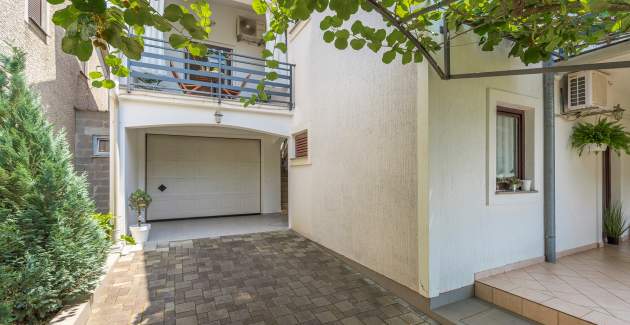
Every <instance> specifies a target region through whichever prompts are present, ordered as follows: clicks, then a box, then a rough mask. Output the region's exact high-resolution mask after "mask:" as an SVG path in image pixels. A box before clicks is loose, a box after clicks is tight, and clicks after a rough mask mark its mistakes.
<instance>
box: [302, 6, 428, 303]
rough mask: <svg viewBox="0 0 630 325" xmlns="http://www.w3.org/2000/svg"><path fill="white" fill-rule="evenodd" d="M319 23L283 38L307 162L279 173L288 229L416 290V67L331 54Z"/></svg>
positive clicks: (370, 55) (375, 21) (349, 53)
mask: <svg viewBox="0 0 630 325" xmlns="http://www.w3.org/2000/svg"><path fill="white" fill-rule="evenodd" d="M322 17H323V16H322V15H319V14H318V15H315V17H313V18H312V19H311V20H310V22H309V23H308V24H307V25H306V26H305V27H304V28H303V29H302V30H301V31H300V33H299V35H290V36H289V39H292V41H291V43H290V47H289V60H290V61H291V62H292V63H295V64H296V70H295V71H296V72H295V77H296V83H295V87H296V89H295V93H296V109H295V115H294V120H293V131H294V132H299V131H301V130H304V129H308V133H309V138H310V143H309V155H310V162H311V164H307V165H302V166H295V165H293V166H291V164H290V167H289V215H290V217H289V219H290V225H291V228H292V229H294V230H295V231H297V232H299V233H301V234H303V235H304V236H306V237H308V238H310V239H312V240H314V241H316V242H318V243H320V244H322V245H324V246H326V247H328V248H330V249H332V250H334V251H336V252H338V253H340V254H342V255H344V256H346V257H348V258H350V259H352V260H354V261H356V262H358V263H361V264H363V265H365V266H367V267H369V268H371V269H372V270H374V271H376V272H378V273H381V274H383V275H385V276H387V277H389V278H391V279H393V280H395V281H397V282H399V283H401V284H403V285H405V286H407V287H409V288H411V289H413V290H415V291H418V241H417V227H418V223H417V204H416V193H417V180H416V170H417V168H416V161H417V158H416V109H415V107H416V100H417V98H416V93H417V91H416V87H417V79H416V67H415V65H407V66H402V65H400V64H399V63H392V64H390V65H384V64H383V63H382V62H381V60H380V56H378V55H375V54H374V53H372V52H371V51H370V50H367V49H366V50H363V51H360V52H355V51H353V50H352V49H348V50H346V51H339V50H337V49H335V48H334V47H333V46H332V45H331V44H326V43H324V42H323V41H322V32H321V31H320V29H319V21H320V20H321V18H322ZM365 20H367V21H369V22H370V23H371V24H374V25H378V24H382V19H380V18H378V17H376V16H368V17H365Z"/></svg>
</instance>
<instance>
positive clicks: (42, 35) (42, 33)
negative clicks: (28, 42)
mask: <svg viewBox="0 0 630 325" xmlns="http://www.w3.org/2000/svg"><path fill="white" fill-rule="evenodd" d="M26 25H27V26H28V28H29V29H30V30H31V31H32V32H33V34H35V35H37V37H38V38H39V39H41V41H42V42H44V43H45V44H48V37H50V35H48V33H47V32H46V30H45V29H44V28H43V27H42V26H40V25H39V24H37V23H36V22H34V21H33V20H32V19H30V18H28V19H27V21H26Z"/></svg>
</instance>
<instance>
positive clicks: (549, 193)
mask: <svg viewBox="0 0 630 325" xmlns="http://www.w3.org/2000/svg"><path fill="white" fill-rule="evenodd" d="M552 65H553V61H551V60H550V61H547V62H545V63H544V65H543V66H544V67H545V68H547V67H551V66H552ZM554 79H555V78H554V73H553V72H545V73H544V74H543V119H544V135H543V137H544V156H543V171H544V175H543V177H544V212H543V213H544V220H545V260H546V261H547V262H549V263H555V262H556V170H555V168H556V159H555V155H556V151H555V150H556V149H555V108H554V103H555V98H554V93H555V88H556V86H555V80H554Z"/></svg>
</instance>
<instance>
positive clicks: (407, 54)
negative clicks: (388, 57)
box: [402, 51, 413, 64]
mask: <svg viewBox="0 0 630 325" xmlns="http://www.w3.org/2000/svg"><path fill="white" fill-rule="evenodd" d="M412 59H413V54H412V52H410V51H407V52H405V53H404V54H403V56H402V64H407V63H410V62H411V60H412Z"/></svg>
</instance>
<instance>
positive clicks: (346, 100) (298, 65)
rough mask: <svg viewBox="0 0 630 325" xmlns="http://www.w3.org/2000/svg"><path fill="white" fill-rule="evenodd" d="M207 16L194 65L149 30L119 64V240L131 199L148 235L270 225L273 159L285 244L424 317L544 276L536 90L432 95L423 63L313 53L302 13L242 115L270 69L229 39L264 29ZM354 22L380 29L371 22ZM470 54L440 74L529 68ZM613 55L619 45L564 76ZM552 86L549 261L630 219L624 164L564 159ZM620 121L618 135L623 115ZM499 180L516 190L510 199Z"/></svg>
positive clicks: (473, 42)
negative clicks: (503, 277) (161, 228)
mask: <svg viewBox="0 0 630 325" xmlns="http://www.w3.org/2000/svg"><path fill="white" fill-rule="evenodd" d="M168 3H169V1H166V3H156V4H155V6H156V8H163V7H164V5H167V4H168ZM213 11H214V15H215V16H216V17H218V18H217V21H216V25H215V26H214V27H213V33H212V34H211V36H210V39H209V41H208V45H210V51H209V53H208V55H207V56H206V57H203V58H201V59H200V58H195V57H192V56H190V55H188V54H186V53H185V51H177V50H174V49H171V48H169V47H168V45H166V44H165V43H164V42H163V40H164V39H166V35H162V34H160V33H158V32H156V31H149V32H147V35H145V36H146V37H147V44H149V45H148V46H147V48H146V49H145V52H146V53H145V54H147V53H148V55H145V57H144V58H143V59H142V60H141V61H137V62H133V61H131V62H129V64H128V65H129V67H130V69H131V77H130V78H129V79H128V80H121V86H120V88H119V89H117V94H116V100H115V105H114V107H113V108H112V110H111V112H112V114H111V128H110V134H111V137H112V144H113V151H112V164H113V167H112V171H113V174H112V183H111V184H112V188H113V190H112V200H113V202H114V211H115V214H116V215H117V216H118V218H119V219H118V231H119V232H121V233H124V232H127V227H128V226H129V225H133V224H134V222H135V215H134V213H132V211H130V210H129V208H128V207H127V204H126V198H127V197H129V195H130V194H131V192H133V191H134V190H136V189H138V188H140V189H145V190H147V192H148V193H149V194H150V195H151V196H153V199H154V203H153V204H152V205H151V207H150V208H149V211H148V212H147V220H148V221H149V222H153V221H160V220H183V219H190V218H202V217H215V216H229V215H245V214H253V215H259V214H268V213H277V212H279V211H280V209H281V192H282V191H281V179H282V176H281V175H282V166H284V163H283V161H282V159H283V157H284V155H283V153H282V151H283V149H284V148H285V147H286V148H288V152H287V157H288V162H287V164H286V165H287V166H288V212H289V228H290V229H292V230H293V231H296V232H298V233H300V234H302V235H303V236H305V237H307V238H309V239H311V240H313V241H315V242H317V243H319V244H321V245H322V246H324V247H326V248H328V249H330V250H332V251H333V252H335V253H337V254H339V255H341V256H343V257H345V258H347V259H349V260H351V261H353V262H355V263H357V264H358V265H360V266H362V267H365V268H366V269H369V270H371V271H372V272H374V273H375V274H377V275H379V276H382V277H383V278H384V279H387V280H388V281H391V282H393V283H395V284H396V285H398V286H401V287H402V288H404V290H406V291H407V292H408V293H411V296H412V297H413V299H416V300H417V301H418V302H419V303H421V304H424V305H425V306H427V308H439V307H440V306H443V305H446V304H449V303H451V302H453V301H457V300H460V299H463V298H465V297H469V296H472V295H474V294H475V293H474V284H475V280H476V279H479V278H482V277H485V276H489V275H493V274H497V273H501V272H505V271H508V270H512V269H515V268H519V267H524V266H528V265H533V264H536V263H541V262H543V261H544V260H545V237H546V236H545V187H544V184H545V177H546V175H549V173H548V172H546V171H545V170H544V160H543V158H544V143H543V139H544V126H545V125H544V123H545V122H544V119H543V113H544V111H543V107H544V102H543V97H544V95H543V92H544V87H543V76H542V75H540V74H526V75H515V76H503V77H488V78H475V79H458V80H442V79H441V78H440V77H439V76H438V75H437V74H436V73H435V71H433V70H432V69H431V67H429V65H428V64H427V63H425V62H423V63H420V64H410V65H402V64H400V63H398V62H396V61H395V62H393V63H392V64H389V65H384V64H382V62H381V60H380V57H379V56H378V55H374V54H373V53H370V52H368V51H358V52H356V51H352V50H347V51H338V50H336V49H334V48H333V47H332V46H330V45H329V44H326V43H324V42H322V32H321V31H320V29H319V26H318V22H319V20H320V19H321V18H322V17H323V16H322V15H321V14H316V15H315V16H314V17H312V19H311V20H309V21H304V22H300V23H298V24H296V25H295V26H293V27H292V28H291V30H290V32H289V33H288V34H287V41H288V44H289V49H288V54H287V61H284V60H281V66H280V68H279V69H278V72H279V75H280V76H281V78H280V79H279V80H278V81H277V82H275V83H273V84H267V86H266V87H267V88H266V90H267V91H268V93H269V94H270V98H269V99H267V100H265V101H259V103H258V104H257V105H253V106H250V107H246V108H244V107H243V106H242V104H241V103H239V99H240V98H241V97H248V96H249V95H251V94H252V93H254V92H255V89H252V88H255V87H254V86H252V85H251V84H250V83H253V84H255V83H256V80H257V79H260V78H261V77H262V75H263V74H264V73H265V71H268V70H265V67H264V65H263V64H262V62H261V61H259V60H257V59H256V58H257V56H258V55H259V54H258V53H260V51H261V50H262V47H261V45H260V44H257V43H256V42H255V41H254V42H252V41H251V40H250V39H248V38H247V37H246V36H247V35H244V34H243V30H242V28H243V27H244V26H245V25H248V26H250V27H251V26H265V24H266V22H265V20H264V17H262V16H255V15H254V14H253V12H252V11H251V9H249V7H248V5H247V4H243V3H242V2H238V1H234V2H221V3H220V4H217V6H216V7H213ZM362 19H363V20H364V21H366V22H367V23H370V24H372V25H379V24H382V19H381V17H380V16H378V15H375V14H366V15H365V17H362ZM241 23H243V24H244V25H240V24H241ZM258 28H259V27H256V28H254V30H255V31H254V32H253V33H254V39H255V38H256V37H257V36H256V35H259V34H256V33H260V30H259V29H258ZM250 36H251V35H250ZM477 41H478V39H476V36H474V35H472V34H467V35H465V36H462V37H460V38H458V39H456V40H454V43H453V49H454V50H453V51H452V53H451V65H452V70H453V71H457V73H468V72H479V71H496V70H510V69H522V68H531V66H530V67H526V66H524V65H523V64H522V63H521V62H520V61H519V60H518V59H515V58H508V53H509V50H510V44H509V43H508V42H507V41H506V42H504V43H503V44H501V45H500V46H499V47H498V48H497V49H496V50H495V51H493V52H483V51H481V50H480V49H479V47H478V46H477ZM627 53H628V45H627V43H624V44H619V45H616V46H611V47H610V48H607V49H605V50H601V51H597V52H593V53H591V54H586V55H582V56H579V57H576V58H573V59H571V60H570V62H569V63H584V62H586V63H592V62H605V61H614V60H622V59H628V58H627V56H628V55H627ZM558 64H565V63H558ZM539 66H541V65H537V67H539ZM603 74H604V75H605V76H606V80H607V82H606V86H605V92H606V95H607V103H606V107H605V109H607V110H610V109H613V108H614V107H615V106H617V105H619V107H621V108H627V107H629V106H630V96H628V95H627V94H626V93H625V92H624V90H625V89H628V86H630V74H628V72H627V70H623V69H619V70H606V71H603ZM565 75H566V74H565V73H557V74H556V76H555V94H556V96H555V104H554V107H555V114H556V116H555V117H554V118H553V122H554V124H555V129H554V137H555V141H554V142H553V143H554V144H555V149H554V150H553V152H554V155H555V178H554V179H553V181H554V182H555V191H554V193H555V200H554V203H555V222H554V223H553V224H554V225H555V237H554V239H553V240H554V241H555V251H556V253H557V254H558V256H565V255H569V254H573V253H577V252H580V251H584V250H588V249H591V248H596V247H599V246H602V245H604V241H603V238H602V222H601V220H602V211H603V208H604V207H605V206H607V205H609V204H611V203H612V202H617V201H618V202H621V203H622V204H623V205H624V206H625V207H628V206H630V159H629V158H628V157H627V156H626V155H623V154H622V155H619V156H618V155H616V154H614V153H613V154H604V153H602V154H598V155H596V154H594V153H585V154H583V155H582V156H579V155H578V154H577V152H576V151H575V150H574V149H572V148H571V146H570V135H571V132H572V128H573V126H574V125H575V124H576V123H577V121H578V120H577V119H576V115H575V114H564V113H565V108H564V107H565V106H566V104H565V103H564V101H565V99H564V98H565V97H563V96H562V95H561V94H563V91H565V89H566V87H567V81H566V79H565V78H564V77H565ZM607 114H608V113H607ZM606 116H607V115H606ZM607 117H608V118H609V119H612V118H614V117H610V116H607ZM597 118H598V117H597V116H591V117H586V118H582V119H580V120H591V121H594V120H597ZM620 122H621V123H622V124H623V125H625V126H626V127H630V120H629V118H628V116H622V117H621V119H620ZM285 141H286V142H285ZM285 143H287V144H288V145H286V146H285ZM604 157H606V158H604ZM511 177H516V178H518V179H520V180H527V181H528V182H527V183H528V186H526V187H528V188H527V189H523V188H521V189H520V190H516V191H510V190H509V185H508V184H507V183H505V181H506V179H509V178H511ZM625 209H626V210H625V211H627V208H625ZM173 227H176V226H173ZM547 237H549V236H547ZM626 237H627V234H626Z"/></svg>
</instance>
